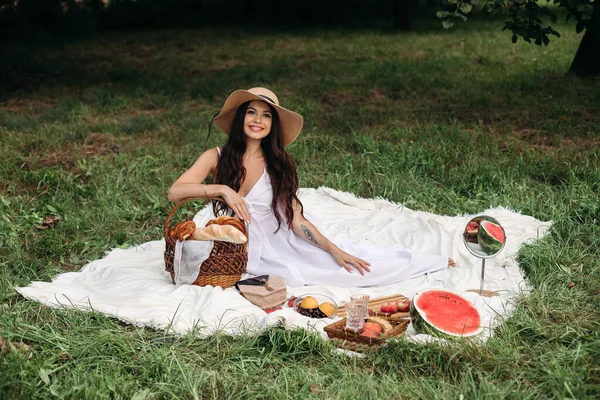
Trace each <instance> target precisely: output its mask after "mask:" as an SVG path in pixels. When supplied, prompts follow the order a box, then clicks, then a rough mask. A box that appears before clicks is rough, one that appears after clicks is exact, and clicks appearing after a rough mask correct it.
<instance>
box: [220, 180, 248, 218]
mask: <svg viewBox="0 0 600 400" xmlns="http://www.w3.org/2000/svg"><path fill="white" fill-rule="evenodd" d="M222 192H223V193H222V195H221V197H222V198H223V200H224V201H225V203H227V205H228V206H229V208H231V209H232V210H233V212H234V213H235V215H237V216H238V217H239V219H241V220H242V221H245V222H247V223H249V224H250V223H251V222H250V211H249V210H248V204H247V203H246V199H244V198H243V197H242V196H240V194H239V193H237V192H236V191H235V190H233V189H231V188H230V187H229V186H225V185H223V190H222Z"/></svg>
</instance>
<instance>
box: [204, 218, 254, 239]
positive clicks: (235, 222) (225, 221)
mask: <svg viewBox="0 0 600 400" xmlns="http://www.w3.org/2000/svg"><path fill="white" fill-rule="evenodd" d="M213 224H216V225H231V226H233V227H234V228H237V229H238V230H239V231H240V232H242V233H243V234H244V235H245V236H248V231H247V230H246V224H245V223H244V222H243V221H240V220H239V219H237V218H234V217H228V216H222V217H217V218H213V219H211V220H210V221H208V222H207V223H206V226H210V225H213Z"/></svg>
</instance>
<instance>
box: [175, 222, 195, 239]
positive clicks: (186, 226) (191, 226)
mask: <svg viewBox="0 0 600 400" xmlns="http://www.w3.org/2000/svg"><path fill="white" fill-rule="evenodd" d="M195 230H196V223H195V222H194V221H181V222H180V223H178V224H177V226H176V227H175V237H176V238H177V240H179V241H180V242H183V241H184V240H185V239H187V238H188V237H190V236H192V234H193V233H194V231H195Z"/></svg>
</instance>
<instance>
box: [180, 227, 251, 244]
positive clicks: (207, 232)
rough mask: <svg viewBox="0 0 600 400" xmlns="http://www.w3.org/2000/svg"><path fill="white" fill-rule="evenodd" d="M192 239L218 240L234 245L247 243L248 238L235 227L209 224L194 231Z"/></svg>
mask: <svg viewBox="0 0 600 400" xmlns="http://www.w3.org/2000/svg"><path fill="white" fill-rule="evenodd" d="M192 238H193V239H194V240H220V241H223V242H229V243H235V244H243V243H246V242H247V241H248V237H247V236H246V235H244V234H243V233H242V232H240V230H239V229H237V228H236V227H234V226H231V225H217V224H211V225H209V226H207V227H205V228H198V229H196V230H195V231H194V233H193V235H192Z"/></svg>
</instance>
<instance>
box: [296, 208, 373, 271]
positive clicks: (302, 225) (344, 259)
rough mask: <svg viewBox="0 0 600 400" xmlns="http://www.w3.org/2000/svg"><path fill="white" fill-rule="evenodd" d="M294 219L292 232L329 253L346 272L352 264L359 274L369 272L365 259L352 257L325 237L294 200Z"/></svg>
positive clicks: (350, 268)
mask: <svg viewBox="0 0 600 400" xmlns="http://www.w3.org/2000/svg"><path fill="white" fill-rule="evenodd" d="M293 206H294V219H293V221H292V229H293V231H294V233H295V234H296V235H298V236H300V237H301V238H302V239H304V240H306V241H307V242H308V243H310V244H312V245H313V246H316V247H318V248H320V249H322V250H324V251H326V252H328V253H329V254H331V256H332V257H333V258H334V260H335V261H336V262H337V263H338V264H339V265H340V266H341V267H343V268H345V269H346V271H348V272H352V267H351V266H350V265H352V266H354V268H356V269H357V270H358V272H360V274H361V275H364V274H365V271H367V272H371V270H370V269H369V265H371V264H369V263H368V262H367V261H365V260H361V259H360V258H358V257H354V256H353V255H351V254H348V253H346V252H345V251H343V250H342V249H340V248H339V247H337V246H336V245H335V244H333V243H332V242H331V241H330V240H329V239H327V238H326V237H325V236H323V234H321V232H319V230H318V229H317V228H316V227H315V226H314V225H313V224H312V223H311V222H310V221H309V220H307V219H306V218H304V216H303V215H302V213H301V212H300V206H299V205H298V203H296V202H295V201H294V204H293Z"/></svg>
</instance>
